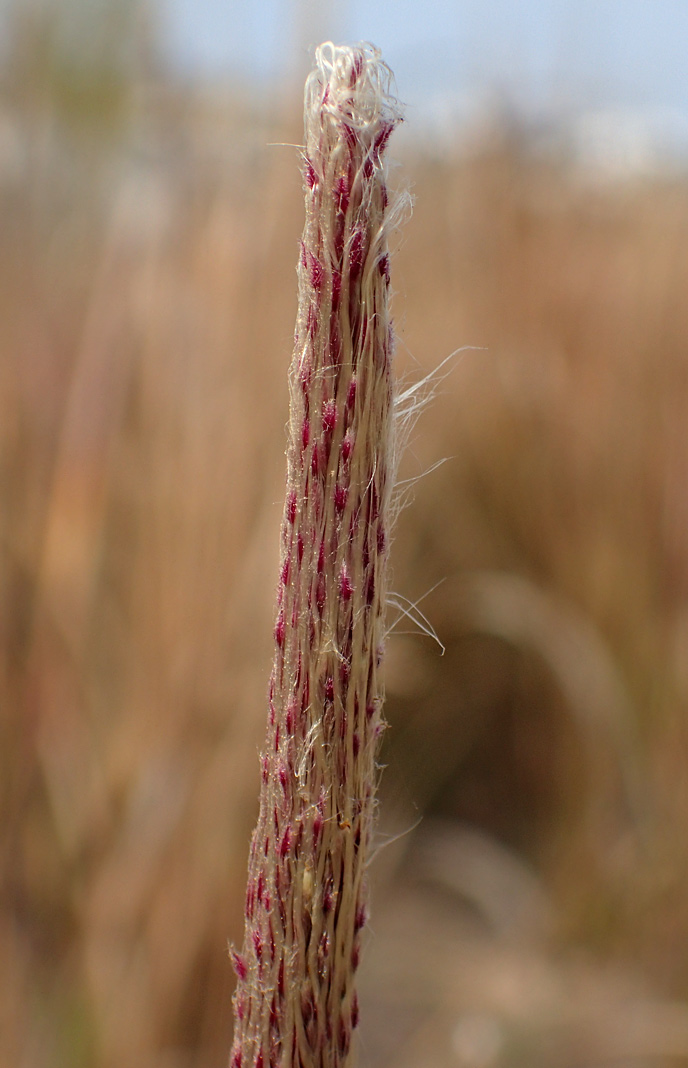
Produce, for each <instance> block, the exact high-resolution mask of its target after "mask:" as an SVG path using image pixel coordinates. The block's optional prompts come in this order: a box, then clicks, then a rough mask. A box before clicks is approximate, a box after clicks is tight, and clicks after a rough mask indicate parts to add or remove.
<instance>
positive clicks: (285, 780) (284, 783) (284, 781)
mask: <svg viewBox="0 0 688 1068" xmlns="http://www.w3.org/2000/svg"><path fill="white" fill-rule="evenodd" d="M277 776H278V778H279V781H280V786H281V787H282V792H283V793H284V794H286V792H287V787H288V785H289V776H288V775H287V769H286V768H285V766H284V764H280V768H279V771H278V772H277Z"/></svg>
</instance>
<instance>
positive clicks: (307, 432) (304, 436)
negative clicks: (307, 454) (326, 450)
mask: <svg viewBox="0 0 688 1068" xmlns="http://www.w3.org/2000/svg"><path fill="white" fill-rule="evenodd" d="M310 440H311V428H310V423H309V422H308V420H307V419H304V421H303V426H302V427H301V444H302V446H303V448H304V449H307V448H308V442H309V441H310Z"/></svg>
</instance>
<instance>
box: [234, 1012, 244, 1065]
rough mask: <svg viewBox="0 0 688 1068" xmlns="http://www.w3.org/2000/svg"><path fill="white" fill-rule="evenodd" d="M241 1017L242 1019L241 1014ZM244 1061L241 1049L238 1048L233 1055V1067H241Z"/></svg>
mask: <svg viewBox="0 0 688 1068" xmlns="http://www.w3.org/2000/svg"><path fill="white" fill-rule="evenodd" d="M239 1019H240V1020H241V1019H242V1017H241V1016H240V1017H239ZM243 1063H244V1062H243V1060H242V1056H241V1050H240V1049H238V1050H237V1051H236V1053H235V1054H234V1055H233V1056H232V1068H241V1066H242V1064H243Z"/></svg>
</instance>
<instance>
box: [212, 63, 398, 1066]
mask: <svg viewBox="0 0 688 1068" xmlns="http://www.w3.org/2000/svg"><path fill="white" fill-rule="evenodd" d="M316 64H317V66H316V70H315V71H314V72H313V74H312V75H311V76H310V78H309V79H308V81H307V83H306V97H305V125H306V131H305V132H306V145H305V152H304V160H303V176H304V192H305V199H306V225H305V229H304V234H303V241H302V244H301V251H300V256H299V266H298V275H299V309H298V318H297V325H296V344H295V351H294V357H293V360H292V364H291V369H290V377H289V383H290V397H291V407H290V431H289V443H288V449H287V492H286V502H285V509H284V517H283V522H282V559H281V566H280V586H279V592H278V598H279V607H278V611H277V617H276V623H275V630H274V637H275V660H274V667H273V674H272V679H271V684H270V715H269V718H268V730H267V739H266V744H265V752H264V756H263V757H262V769H263V770H262V786H261V800H260V816H259V820H258V825H257V827H256V830H255V832H254V836H253V842H252V846H251V853H250V861H249V878H248V885H249V888H250V890H249V893H248V895H247V903H248V906H249V907H247V910H246V930H245V939H244V948H243V950H242V952H241V954H235V956H234V964H235V970H236V972H237V975H238V986H237V993H236V995H235V1033H234V1047H233V1050H232V1063H233V1064H235V1063H236V1064H242V1065H256V1064H264V1065H267V1064H270V1065H273V1064H274V1065H279V1066H280V1068H296V1066H300V1065H301V1066H308V1068H310V1066H315V1065H318V1066H319V1068H339V1066H345V1065H350V1064H351V1059H352V1042H351V1039H352V1032H353V1029H354V1028H355V1027H356V1025H357V1023H358V1016H359V1010H358V1000H357V997H356V991H355V983H354V973H355V970H356V967H357V965H358V961H359V955H360V937H361V928H362V927H363V925H364V923H365V919H366V916H367V909H366V886H365V867H366V861H367V860H368V856H369V846H370V839H371V831H372V822H373V806H374V795H375V781H376V765H375V757H376V751H377V744H378V741H379V737H380V735H381V733H382V718H381V706H382V682H381V678H380V651H381V649H382V646H383V644H384V636H385V623H384V602H385V593H386V586H387V579H386V570H387V569H386V555H387V546H388V545H389V530H388V527H389V524H390V494H391V489H392V482H393V461H394V451H393V440H392V438H393V435H392V406H393V379H392V367H391V360H392V352H391V347H392V331H391V326H390V320H389V311H388V288H389V255H388V251H387V229H388V225H389V222H388V219H389V208H388V195H387V189H386V178H385V169H384V163H383V158H382V157H383V152H384V149H385V146H386V144H387V141H388V139H389V135H390V133H391V131H392V129H393V128H394V126H395V125H396V123H397V122H398V121H399V119H400V113H399V110H398V107H397V104H396V101H395V100H394V99H393V97H392V96H391V94H390V92H389V86H390V81H391V75H390V72H389V70H388V68H387V67H386V66H385V65H384V63H382V61H381V60H380V56H379V53H378V52H377V50H376V49H374V48H372V47H371V46H370V45H360V46H358V47H356V48H335V47H334V46H333V45H332V44H326V45H323V46H321V48H319V49H318V50H317V53H316ZM268 947H269V948H268Z"/></svg>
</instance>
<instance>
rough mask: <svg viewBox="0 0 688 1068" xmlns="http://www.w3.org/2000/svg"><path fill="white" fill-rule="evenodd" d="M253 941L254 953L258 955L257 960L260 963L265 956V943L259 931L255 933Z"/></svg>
mask: <svg viewBox="0 0 688 1068" xmlns="http://www.w3.org/2000/svg"><path fill="white" fill-rule="evenodd" d="M251 941H252V942H253V952H254V953H255V955H256V960H257V961H260V960H261V958H262V956H263V941H262V939H261V937H260V934H259V932H258V931H254V932H253V934H252V936H251Z"/></svg>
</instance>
